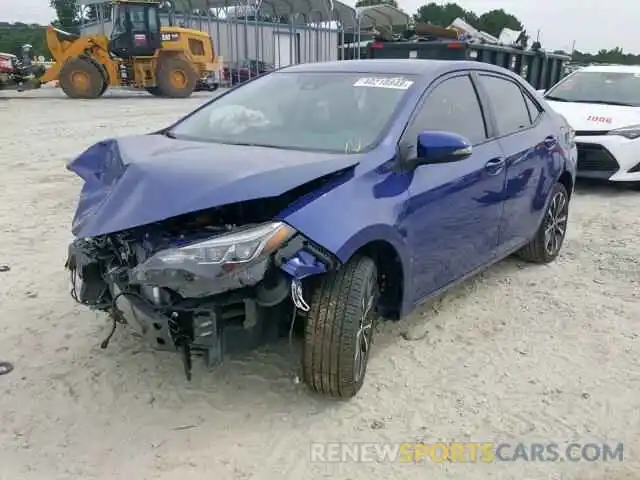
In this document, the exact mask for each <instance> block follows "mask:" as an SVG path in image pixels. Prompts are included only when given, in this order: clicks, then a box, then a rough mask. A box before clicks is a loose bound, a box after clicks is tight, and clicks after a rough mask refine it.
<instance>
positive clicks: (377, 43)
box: [371, 42, 384, 48]
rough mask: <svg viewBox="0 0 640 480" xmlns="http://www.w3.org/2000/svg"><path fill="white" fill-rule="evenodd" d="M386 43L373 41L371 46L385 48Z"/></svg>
mask: <svg viewBox="0 0 640 480" xmlns="http://www.w3.org/2000/svg"><path fill="white" fill-rule="evenodd" d="M383 47H384V44H383V43H382V42H373V43H372V44H371V48H383Z"/></svg>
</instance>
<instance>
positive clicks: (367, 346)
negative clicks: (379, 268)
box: [353, 277, 378, 382]
mask: <svg viewBox="0 0 640 480" xmlns="http://www.w3.org/2000/svg"><path fill="white" fill-rule="evenodd" d="M377 297H378V286H377V281H376V278H375V277H371V278H369V281H368V282H367V285H366V287H365V291H364V294H363V295H362V305H361V315H360V322H359V325H358V331H357V332H356V345H355V354H354V362H353V370H354V372H353V374H354V375H353V377H354V380H355V381H356V382H358V381H360V379H361V378H362V377H363V376H364V373H365V371H366V369H367V361H368V359H369V351H370V350H371V342H372V339H373V320H374V318H375V304H376V300H377Z"/></svg>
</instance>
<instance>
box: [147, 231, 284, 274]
mask: <svg viewBox="0 0 640 480" xmlns="http://www.w3.org/2000/svg"><path fill="white" fill-rule="evenodd" d="M294 233H295V230H294V229H293V228H291V227H290V226H288V225H287V224H285V223H282V222H273V223H267V224H264V225H260V226H257V227H252V228H248V229H245V230H237V231H234V232H230V233H228V234H224V235H220V236H217V237H213V238H210V239H208V240H204V241H201V242H197V243H193V244H191V245H185V246H184V247H178V248H169V249H167V250H162V251H160V252H158V253H157V254H155V255H154V256H153V257H152V258H154V259H155V260H156V261H158V260H159V261H161V262H163V263H165V264H167V265H175V264H178V263H184V262H193V263H197V264H199V265H222V264H228V263H230V264H238V263H247V262H251V261H252V260H255V259H256V258H258V257H260V256H262V255H265V254H268V253H271V252H272V251H274V250H275V249H276V248H278V247H279V246H280V245H282V244H283V243H284V242H285V241H287V240H288V239H289V238H291V236H292V235H293V234H294Z"/></svg>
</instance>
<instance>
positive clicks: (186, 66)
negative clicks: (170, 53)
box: [155, 57, 198, 98]
mask: <svg viewBox="0 0 640 480" xmlns="http://www.w3.org/2000/svg"><path fill="white" fill-rule="evenodd" d="M156 77H157V83H158V85H157V87H155V88H157V89H158V91H159V93H160V95H158V96H163V97H169V98H187V97H189V96H190V95H191V94H192V93H193V92H194V90H195V89H196V84H197V83H198V74H197V72H196V71H195V70H194V69H193V67H192V66H191V64H190V63H189V62H187V61H186V60H185V59H183V58H175V57H173V58H172V57H167V58H163V59H161V60H160V62H159V65H158V71H157V73H156Z"/></svg>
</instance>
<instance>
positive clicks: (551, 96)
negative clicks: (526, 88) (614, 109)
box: [545, 72, 640, 107]
mask: <svg viewBox="0 0 640 480" xmlns="http://www.w3.org/2000/svg"><path fill="white" fill-rule="evenodd" d="M545 97H546V98H547V99H548V100H557V101H561V102H580V103H604V104H611V105H629V106H634V107H638V106H640V73H628V72H577V73H574V74H573V75H570V76H568V77H567V78H566V79H565V80H563V81H561V82H560V83H558V85H556V86H555V87H553V88H552V89H551V90H549V92H548V93H547V94H546V95H545Z"/></svg>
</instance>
